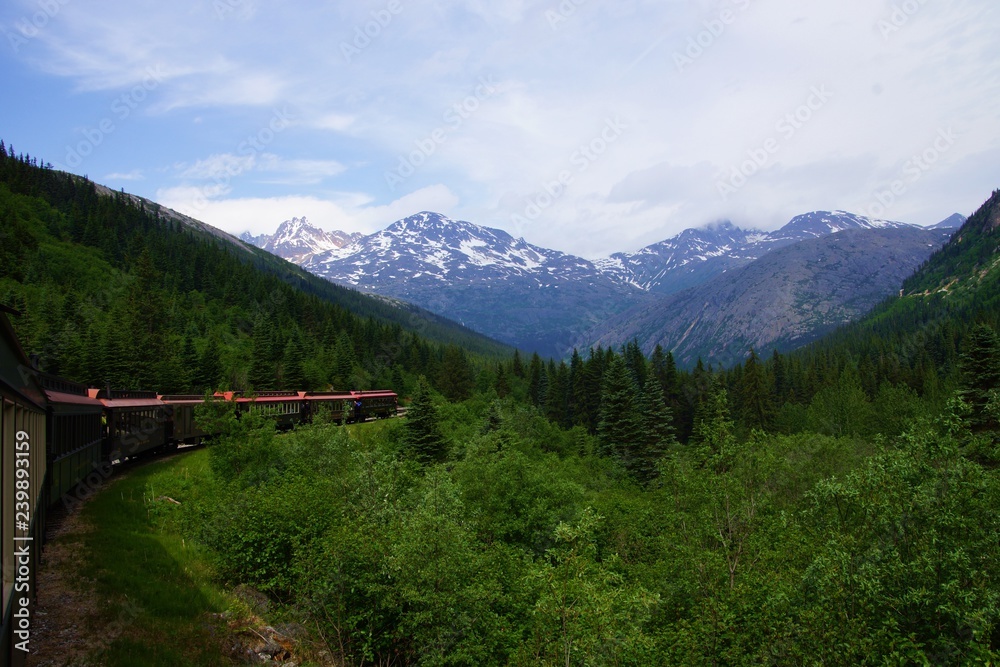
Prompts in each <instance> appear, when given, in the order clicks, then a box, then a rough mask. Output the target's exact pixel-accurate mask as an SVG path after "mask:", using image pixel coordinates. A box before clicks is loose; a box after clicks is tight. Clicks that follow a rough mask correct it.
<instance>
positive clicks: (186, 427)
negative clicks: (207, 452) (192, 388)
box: [157, 395, 210, 448]
mask: <svg viewBox="0 0 1000 667" xmlns="http://www.w3.org/2000/svg"><path fill="white" fill-rule="evenodd" d="M157 398H159V400H160V402H161V403H163V405H164V409H165V410H166V411H167V414H168V415H169V417H170V418H169V419H168V420H167V433H166V439H167V446H168V447H171V448H176V447H177V445H199V444H201V441H202V440H203V439H205V438H206V437H208V436H209V435H210V434H209V433H207V432H205V431H204V430H203V429H201V428H200V427H199V426H198V424H197V423H195V415H194V409H195V408H196V407H198V406H199V405H201V404H202V403H204V402H205V399H204V397H202V396H190V395H188V396H158V397H157Z"/></svg>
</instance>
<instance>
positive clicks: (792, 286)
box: [583, 227, 951, 366]
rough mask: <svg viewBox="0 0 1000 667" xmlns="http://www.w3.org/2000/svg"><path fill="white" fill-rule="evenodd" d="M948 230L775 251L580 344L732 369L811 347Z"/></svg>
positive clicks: (845, 234) (858, 232)
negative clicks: (632, 345) (755, 356)
mask: <svg viewBox="0 0 1000 667" xmlns="http://www.w3.org/2000/svg"><path fill="white" fill-rule="evenodd" d="M950 234H951V230H949V229H944V230H925V229H919V228H913V227H908V228H883V229H855V230H845V231H842V232H839V233H835V234H831V235H827V236H821V237H818V238H814V239H811V240H807V241H802V242H799V243H796V244H795V245H791V246H787V247H784V248H780V249H778V250H775V251H773V252H771V253H769V254H767V255H765V256H764V257H762V258H761V259H758V260H756V261H754V262H752V263H751V264H749V265H747V266H745V267H743V268H742V269H739V270H736V271H732V272H727V273H725V274H723V275H720V276H718V277H716V278H714V279H712V280H710V281H709V282H707V283H705V284H703V285H700V286H698V287H694V288H691V289H688V290H684V291H682V292H678V293H676V294H673V295H669V296H667V297H664V298H662V299H661V300H659V301H658V302H657V303H655V304H653V305H651V306H641V307H638V308H635V309H632V310H630V311H628V312H625V313H622V314H621V315H620V316H618V317H616V318H613V319H611V320H609V321H608V322H607V323H605V324H604V325H602V326H600V327H597V328H595V329H594V330H593V331H592V332H590V334H589V335H588V336H586V337H585V338H584V339H583V340H589V341H591V342H597V343H600V344H602V345H604V346H606V347H607V346H615V347H617V346H618V345H621V344H624V343H626V342H628V341H631V340H633V339H637V340H638V341H639V344H640V346H641V347H642V348H643V349H644V351H645V352H647V353H649V352H650V351H652V350H653V348H655V347H656V346H657V345H662V346H663V348H664V349H665V350H671V351H673V353H674V356H675V358H676V359H677V362H678V364H680V365H682V366H692V365H694V363H695V362H696V361H697V359H698V358H699V357H701V358H702V359H704V360H706V361H711V362H713V363H722V364H724V365H730V364H733V363H735V362H738V361H741V360H742V359H743V358H744V357H745V356H746V355H747V354H748V353H749V351H750V349H751V348H753V349H755V350H757V352H758V353H760V354H769V353H770V352H771V350H772V349H777V350H779V351H785V350H790V349H794V348H795V347H799V346H801V345H805V344H807V343H809V342H812V341H813V340H816V339H818V338H820V337H821V336H823V335H825V334H826V333H829V332H830V331H832V330H833V329H836V328H837V327H839V326H841V325H843V324H846V323H848V322H850V321H852V320H854V319H856V318H858V317H860V316H861V315H863V314H865V313H866V312H868V311H869V310H871V309H872V308H873V307H874V306H875V305H876V304H878V303H879V302H880V301H882V300H883V299H885V298H886V297H889V296H892V295H894V294H896V293H898V291H899V288H900V285H902V283H903V281H904V280H905V279H906V278H907V277H908V276H909V275H910V274H912V273H913V272H914V271H915V270H916V269H917V268H918V267H919V266H920V265H921V264H922V263H923V262H924V261H926V260H927V258H928V257H930V256H931V254H933V252H934V251H935V250H937V249H938V248H940V247H941V246H942V245H943V244H944V243H945V242H946V241H947V240H948V237H949V236H950Z"/></svg>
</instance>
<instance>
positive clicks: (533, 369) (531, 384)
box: [528, 352, 545, 405]
mask: <svg viewBox="0 0 1000 667" xmlns="http://www.w3.org/2000/svg"><path fill="white" fill-rule="evenodd" d="M544 371H545V367H544V364H543V363H542V358H541V357H539V356H538V353H537V352H535V353H534V354H532V355H531V364H530V366H529V368H528V400H530V401H531V403H532V405H541V404H542V400H543V399H544V398H545V395H544V392H543V389H544V387H543V386H542V382H543V380H542V376H543V374H544Z"/></svg>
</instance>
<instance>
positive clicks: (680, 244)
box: [601, 211, 964, 294]
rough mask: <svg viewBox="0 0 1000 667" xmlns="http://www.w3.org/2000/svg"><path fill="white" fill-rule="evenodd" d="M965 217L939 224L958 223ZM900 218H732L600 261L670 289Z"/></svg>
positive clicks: (897, 225) (654, 287)
mask: <svg viewBox="0 0 1000 667" xmlns="http://www.w3.org/2000/svg"><path fill="white" fill-rule="evenodd" d="M962 222H964V218H962V217H961V216H958V217H957V218H955V216H953V217H952V218H949V219H948V220H946V221H944V222H942V223H940V224H941V225H947V226H954V227H959V226H961V224H962ZM908 227H912V225H907V224H905V223H901V222H891V221H887V220H875V219H872V218H867V217H864V216H860V215H855V214H853V213H848V212H846V211H815V212H813V213H806V214H804V215H800V216H797V217H795V218H792V220H791V221H789V222H788V224H786V225H785V226H784V227H782V228H781V229H778V230H775V231H773V232H762V231H758V230H743V229H740V228H739V227H736V226H735V225H733V224H732V223H731V222H723V223H719V224H716V225H710V226H708V227H703V228H701V229H687V230H685V231H683V232H681V233H680V234H678V235H677V236H674V237H673V238H670V239H667V240H665V241H661V242H659V243H655V244H653V245H650V246H647V247H645V248H643V249H641V250H639V251H638V252H635V253H617V254H615V255H612V256H611V258H610V259H609V260H608V261H606V262H603V263H602V264H601V266H602V268H603V269H604V270H605V271H607V272H608V273H610V274H612V275H615V276H616V277H617V278H618V279H619V280H622V281H626V282H630V283H632V284H634V285H637V286H639V287H641V288H642V289H644V290H648V291H651V292H656V293H659V294H673V293H675V292H679V291H681V290H684V289H687V288H689V287H694V286H697V285H700V284H702V283H704V282H706V281H707V280H710V279H711V278H713V277H715V276H717V275H720V274H722V273H725V272H726V271H730V270H733V269H736V268H739V267H741V266H746V265H747V264H749V263H750V262H753V261H754V260H756V259H759V258H760V257H763V256H764V255H766V254H767V253H769V252H771V251H772V250H776V249H778V248H784V247H786V246H789V245H793V244H795V243H799V242H801V241H806V240H808V239H813V238H818V237H820V236H826V235H829V234H834V233H837V232H841V231H845V230H849V229H902V228H908Z"/></svg>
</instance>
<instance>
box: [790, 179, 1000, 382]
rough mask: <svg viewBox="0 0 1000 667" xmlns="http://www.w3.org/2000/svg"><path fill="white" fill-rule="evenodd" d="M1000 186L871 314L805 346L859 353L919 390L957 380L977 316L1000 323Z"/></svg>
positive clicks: (821, 353)
mask: <svg viewBox="0 0 1000 667" xmlns="http://www.w3.org/2000/svg"><path fill="white" fill-rule="evenodd" d="M998 225H1000V190H998V191H996V192H994V193H993V195H992V196H991V197H990V199H989V200H987V201H986V203H985V204H983V206H982V207H981V208H980V209H979V210H978V211H976V212H975V213H974V214H973V215H972V216H971V217H970V218H969V220H968V221H967V222H966V223H965V225H964V226H963V227H962V228H961V229H959V230H958V231H957V232H955V234H954V235H953V236H952V238H951V240H950V241H949V242H948V243H947V244H946V245H945V246H944V247H942V248H941V249H940V250H939V251H938V252H936V253H935V254H934V255H932V256H931V257H930V258H929V259H928V260H927V262H925V263H924V264H923V266H921V267H920V268H919V269H918V270H917V271H916V272H915V273H914V274H913V275H912V276H911V277H910V278H908V279H907V280H906V281H905V282H904V284H903V290H902V295H901V296H898V297H893V298H890V299H888V300H886V301H884V302H883V303H882V304H880V305H879V306H877V307H876V308H875V309H874V310H873V311H872V312H871V313H869V314H868V315H867V316H866V317H864V318H863V319H861V320H859V321H858V322H856V323H854V324H851V325H849V326H846V327H844V328H843V329H841V330H839V331H838V332H836V333H835V334H833V335H831V336H830V337H828V338H826V339H825V340H823V341H821V342H819V343H817V344H816V345H814V346H812V347H810V348H808V349H806V350H804V351H803V352H802V354H801V355H800V356H799V358H800V359H802V360H805V363H807V364H809V363H812V362H814V361H815V360H816V359H817V358H819V357H828V358H829V357H839V358H841V359H853V360H854V361H856V362H861V363H862V364H863V365H866V366H871V367H873V368H875V369H876V372H877V374H878V375H879V376H880V377H879V379H880V380H889V381H892V382H905V383H907V384H909V385H910V386H912V387H914V388H915V389H926V388H927V384H928V383H938V382H940V383H943V385H944V386H945V388H947V387H950V386H953V385H954V384H955V382H956V381H957V372H958V360H959V350H961V349H962V343H963V341H964V340H965V338H966V337H967V335H968V333H969V332H970V331H971V329H972V327H973V326H974V325H975V324H977V323H985V324H989V325H990V326H992V327H994V328H997V327H998V325H1000V271H998V268H1000V254H998V250H1000V230H998Z"/></svg>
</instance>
